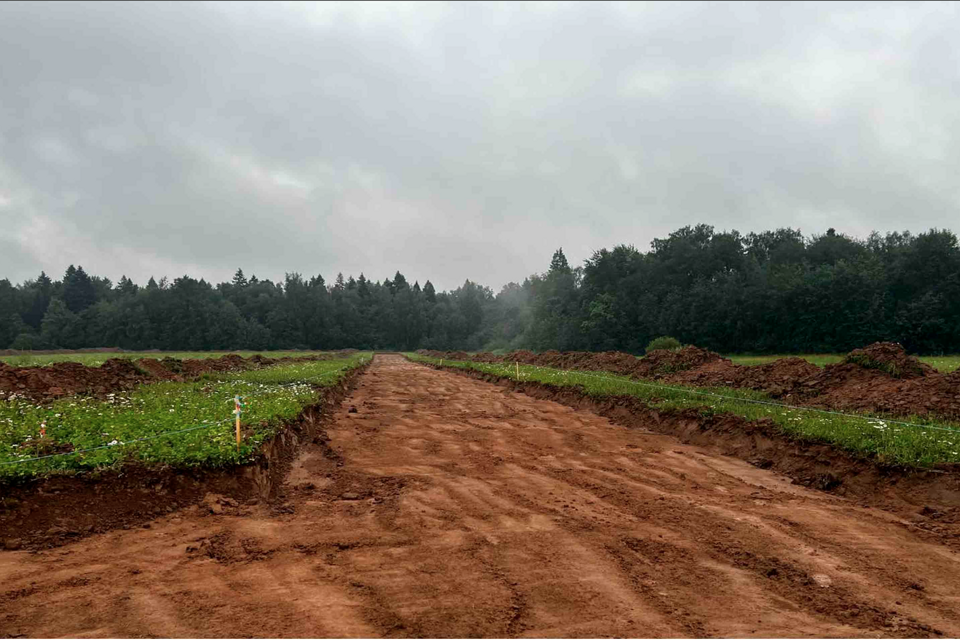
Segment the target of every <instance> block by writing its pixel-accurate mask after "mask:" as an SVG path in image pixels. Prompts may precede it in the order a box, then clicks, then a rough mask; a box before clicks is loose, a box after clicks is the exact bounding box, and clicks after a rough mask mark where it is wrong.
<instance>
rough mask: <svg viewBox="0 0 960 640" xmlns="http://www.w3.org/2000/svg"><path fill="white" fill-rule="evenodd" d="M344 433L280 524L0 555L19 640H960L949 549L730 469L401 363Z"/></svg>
mask: <svg viewBox="0 0 960 640" xmlns="http://www.w3.org/2000/svg"><path fill="white" fill-rule="evenodd" d="M327 433H328V435H329V442H323V441H322V438H320V439H319V440H320V441H319V442H317V443H315V444H312V445H309V446H308V447H307V448H306V450H305V451H304V454H303V455H302V456H301V457H300V458H299V460H297V462H295V463H294V464H293V467H292V470H291V472H290V474H289V475H288V476H287V482H286V485H285V487H284V489H283V491H281V492H280V496H279V499H278V501H276V502H273V503H270V504H265V503H261V504H258V505H255V506H253V505H245V504H236V503H234V504H232V503H231V502H230V501H228V500H225V499H218V498H216V497H215V496H210V497H209V498H208V499H207V500H206V501H205V502H204V503H203V504H202V505H198V506H196V507H191V508H190V509H186V510H183V511H180V512H178V513H175V514H171V515H168V516H164V517H161V518H159V519H157V520H155V521H153V522H152V523H151V528H149V529H137V530H128V531H115V532H111V533H106V534H101V535H98V536H93V537H91V538H88V539H86V540H82V541H79V542H76V543H74V544H71V545H68V546H64V547H61V548H59V549H55V550H48V551H42V552H39V553H34V554H31V553H28V552H24V551H17V552H7V553H0V583H2V584H3V587H2V591H0V635H6V636H12V635H29V636H50V635H58V636H59V635H70V636H80V635H83V636H139V635H154V636H156V635H159V636H192V637H209V636H217V637H226V636H232V637H236V636H274V637H280V636H283V637H289V636H308V637H344V636H371V637H373V636H394V637H410V636H415V637H422V636H432V637H440V636H458V637H481V636H519V635H527V636H539V637H543V636H580V637H597V636H608V635H612V636H621V637H626V636H643V637H654V636H670V637H676V636H739V637H746V636H758V637H775V636H780V637H798V636H819V637H826V636H842V637H867V636H869V637H876V636H895V637H904V636H924V637H932V636H937V635H947V636H958V635H960V608H958V607H957V595H956V585H957V584H958V583H960V559H958V556H957V554H956V553H954V552H953V551H951V550H950V549H949V548H948V547H946V546H944V545H943V544H941V542H940V541H938V540H936V539H935V538H933V537H932V536H931V535H929V534H927V533H926V532H924V531H920V530H918V529H917V527H916V526H915V525H914V522H912V521H910V520H908V519H905V518H903V517H900V516H895V515H892V514H890V513H889V512H886V511H883V510H879V509H868V508H864V507H861V506H858V505H857V503H855V502H852V501H850V500H847V499H843V498H839V497H837V496H833V495H829V494H826V493H823V492H818V491H812V490H809V489H806V488H803V487H798V486H796V485H794V484H791V483H790V481H789V480H788V479H786V478H785V477H784V476H781V475H778V474H776V473H774V472H772V471H769V470H762V469H759V468H756V467H754V466H751V465H749V464H747V463H744V462H741V461H739V460H736V459H733V458H728V457H724V456H720V455H716V454H715V453H713V452H712V451H711V450H710V449H708V448H701V447H697V446H691V445H685V444H680V443H678V441H677V440H676V438H673V437H670V436H665V435H659V434H653V433H649V432H645V431H644V430H642V429H625V428H623V427H620V426H616V425H614V424H612V423H611V422H610V421H609V420H608V419H606V418H603V417H600V416H598V415H596V414H594V413H591V412H588V411H582V410H580V411H578V410H575V409H573V408H571V407H568V406H564V405H562V404H558V403H555V402H551V401H547V400H543V399H536V398H533V397H530V396H527V395H524V394H520V393H516V392H513V391H511V390H509V389H505V388H501V387H497V386H495V385H491V384H488V383H484V382H481V381H478V380H473V379H471V378H469V377H466V376H459V375H454V374H451V373H447V372H442V371H436V370H432V369H429V368H427V367H423V366H420V365H417V364H414V363H410V362H406V361H404V360H403V359H402V358H400V357H398V356H379V357H378V358H377V359H376V361H375V362H374V364H373V365H372V366H371V368H370V370H369V371H368V373H366V374H365V375H364V376H363V377H362V378H360V382H359V386H358V388H357V389H356V391H355V392H354V393H353V394H352V395H351V396H350V397H349V398H348V399H347V401H346V402H344V403H343V405H342V407H341V409H340V410H339V411H338V412H337V414H336V416H335V419H334V421H333V422H332V423H330V424H329V425H328V426H327ZM927 517H932V516H930V515H929V514H928V515H923V514H922V513H918V514H917V515H916V519H917V520H920V519H923V518H927Z"/></svg>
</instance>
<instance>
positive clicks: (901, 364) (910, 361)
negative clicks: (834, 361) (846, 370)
mask: <svg viewBox="0 0 960 640" xmlns="http://www.w3.org/2000/svg"><path fill="white" fill-rule="evenodd" d="M843 362H844V363H852V364H856V365H859V366H861V367H863V368H865V369H879V370H881V371H884V372H886V373H887V374H889V375H891V376H893V377H894V378H902V379H905V380H909V379H911V378H922V377H924V376H928V375H931V374H936V373H937V370H936V369H934V368H933V367H931V366H930V365H928V364H925V363H923V362H920V361H919V360H918V359H916V358H915V357H913V356H911V355H907V352H906V351H904V349H903V347H901V346H900V345H899V344H897V343H895V342H874V343H873V344H871V345H868V346H866V347H864V348H862V349H854V350H853V351H851V352H850V353H848V354H847V356H846V357H845V358H844V359H843Z"/></svg>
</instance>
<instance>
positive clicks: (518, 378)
mask: <svg viewBox="0 0 960 640" xmlns="http://www.w3.org/2000/svg"><path fill="white" fill-rule="evenodd" d="M517 382H520V361H519V360H517Z"/></svg>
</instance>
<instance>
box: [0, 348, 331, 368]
mask: <svg viewBox="0 0 960 640" xmlns="http://www.w3.org/2000/svg"><path fill="white" fill-rule="evenodd" d="M228 353H234V354H237V355H240V356H243V357H244V358H249V357H250V356H252V355H256V354H260V355H262V356H264V357H267V358H292V357H298V356H312V355H317V354H318V353H323V352H322V351H161V352H156V351H154V352H152V353H150V352H132V351H130V352H123V353H49V354H47V353H38V354H29V355H27V354H25V355H19V356H0V362H6V363H7V364H9V365H13V366H15V367H35V366H43V365H48V364H53V363H54V362H79V363H81V364H85V365H87V366H88V367H99V366H100V365H102V364H103V363H104V362H106V361H107V360H109V359H111V358H123V359H125V360H139V359H140V358H176V359H178V360H187V359H201V358H219V357H221V356H225V355H227V354H228Z"/></svg>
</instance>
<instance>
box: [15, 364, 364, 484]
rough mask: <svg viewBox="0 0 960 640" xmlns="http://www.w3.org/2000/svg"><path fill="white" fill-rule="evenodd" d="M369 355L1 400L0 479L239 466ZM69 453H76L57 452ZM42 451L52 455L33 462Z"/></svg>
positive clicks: (43, 454) (41, 454) (44, 453)
mask: <svg viewBox="0 0 960 640" xmlns="http://www.w3.org/2000/svg"><path fill="white" fill-rule="evenodd" d="M370 357H371V356H370V354H369V353H356V354H353V355H351V356H350V357H347V358H341V359H333V360H320V361H315V362H299V363H293V364H289V365H275V366H272V367H267V368H264V369H258V370H252V371H242V372H237V373H207V374H204V375H203V376H202V377H201V378H200V379H198V380H196V381H194V382H158V383H155V384H147V385H141V386H139V387H137V388H136V389H134V390H132V391H130V392H126V393H117V394H111V395H109V396H107V398H106V399H98V398H92V397H70V398H63V399H61V400H57V401H55V402H53V403H49V404H35V403H33V402H30V401H28V400H25V399H22V398H20V399H17V398H15V399H12V400H6V401H0V481H11V480H16V479H23V478H29V477H32V476H36V475H41V474H47V473H64V472H76V471H87V470H91V469H97V468H103V467H113V466H117V465H119V464H123V463H138V464H147V465H166V466H171V467H196V466H206V467H224V466H229V465H234V464H240V463H243V462H245V461H247V460H249V459H251V458H252V457H253V456H254V455H255V454H256V452H257V450H258V449H259V447H260V445H261V444H263V443H264V442H265V441H266V440H268V439H269V438H270V437H272V436H273V435H274V434H275V433H276V432H277V430H278V429H279V428H280V427H281V426H282V425H283V423H284V422H285V421H286V420H289V419H292V418H295V417H296V416H297V415H299V413H300V412H301V411H302V410H303V409H304V407H306V406H308V405H310V404H312V403H314V402H316V400H317V398H318V396H319V392H318V389H319V388H321V387H328V386H333V385H335V384H336V383H337V382H339V381H340V380H341V379H342V378H343V377H344V376H345V375H346V374H347V373H348V372H349V371H350V370H351V369H354V368H356V367H359V366H361V365H362V364H364V363H365V362H367V361H369V360H370ZM236 395H239V396H242V397H243V398H244V400H243V402H244V404H245V405H246V406H245V407H244V410H243V415H242V423H241V424H242V430H243V436H244V437H243V441H242V443H241V446H240V451H239V452H238V451H237V449H236V437H235V430H234V426H233V415H232V412H233V408H234V404H233V398H234V396H236ZM41 429H42V430H43V431H44V432H45V435H44V436H43V437H41ZM170 432H176V433H172V434H171V433H170ZM91 449H92V451H87V452H85V453H75V454H74V453H71V452H73V451H80V450H91ZM63 453H69V454H70V455H55V454H63ZM42 456H55V457H47V458H44V459H42V460H36V461H27V460H29V459H31V458H36V457H42Z"/></svg>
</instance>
